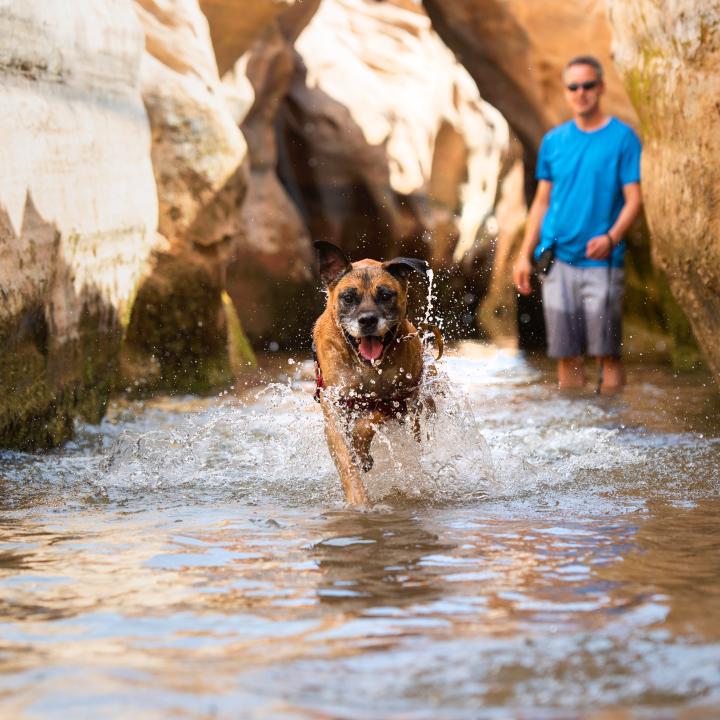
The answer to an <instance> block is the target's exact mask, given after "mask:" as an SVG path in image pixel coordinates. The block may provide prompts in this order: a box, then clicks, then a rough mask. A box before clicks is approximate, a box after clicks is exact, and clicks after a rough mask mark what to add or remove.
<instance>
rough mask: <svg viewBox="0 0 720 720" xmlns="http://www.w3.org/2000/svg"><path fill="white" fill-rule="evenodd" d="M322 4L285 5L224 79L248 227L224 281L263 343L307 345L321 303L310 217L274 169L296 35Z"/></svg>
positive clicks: (249, 330)
mask: <svg viewBox="0 0 720 720" xmlns="http://www.w3.org/2000/svg"><path fill="white" fill-rule="evenodd" d="M317 4H318V3H317V2H315V3H311V2H303V3H301V4H298V5H295V6H292V7H290V8H287V9H285V11H284V12H283V14H282V15H280V16H279V17H278V18H277V19H275V20H273V22H272V23H270V24H269V25H268V27H267V28H266V29H265V30H264V32H263V33H262V35H261V36H260V38H259V39H258V40H257V41H256V42H255V43H254V44H253V45H252V46H251V47H250V49H249V50H248V51H247V52H246V53H245V55H243V57H242V59H241V60H239V61H238V62H237V63H236V64H235V66H234V67H233V69H232V70H230V71H229V72H228V73H226V74H225V76H224V78H223V84H224V87H225V91H226V97H227V98H228V102H229V103H230V105H231V108H232V110H233V114H234V116H235V120H236V122H237V123H238V124H239V125H240V127H241V129H242V132H243V134H244V135H245V137H246V139H247V143H248V149H249V158H250V182H249V185H248V194H247V197H246V198H245V202H244V204H243V208H242V220H243V227H242V230H241V231H240V233H239V234H238V237H237V238H236V240H235V249H236V255H235V258H234V260H233V262H232V263H231V264H230V265H229V267H228V274H227V286H228V292H229V293H230V295H231V296H232V298H233V300H234V302H235V305H236V306H237V308H238V310H239V312H240V316H241V318H242V321H243V325H244V327H245V329H246V331H247V333H248V335H249V336H250V337H251V338H252V339H253V340H254V341H255V342H256V343H257V344H259V345H260V346H261V347H267V346H269V345H270V344H271V343H276V344H277V345H278V346H284V347H297V346H303V345H307V342H308V337H309V334H308V332H309V331H308V328H309V327H310V326H311V324H312V322H313V321H314V314H315V312H316V309H317V308H316V300H317V297H316V293H315V292H314V290H313V287H312V286H313V283H314V280H313V275H312V272H311V268H312V265H313V259H314V253H313V250H312V246H311V243H310V237H309V234H308V231H307V228H306V226H305V222H304V221H303V219H302V217H301V216H300V213H299V211H298V209H297V206H296V205H295V203H294V202H293V201H292V200H291V198H290V197H289V195H288V194H287V191H286V190H285V188H284V187H283V185H282V184H281V183H280V180H279V178H278V175H277V166H278V149H277V142H276V130H275V124H276V123H275V121H276V116H277V113H278V110H279V108H280V106H281V105H282V103H283V102H284V101H285V98H286V96H287V93H288V89H289V86H290V81H291V78H292V76H293V72H294V65H295V52H294V50H293V47H292V42H291V41H292V38H293V37H294V36H295V35H296V34H297V32H299V30H300V29H301V27H302V25H303V24H304V23H305V22H306V21H307V19H309V17H310V15H311V14H312V11H313V10H314V9H315V7H317ZM211 31H212V33H213V37H214V38H215V37H216V36H219V40H220V42H223V38H224V28H220V29H214V27H213V25H212V24H211ZM224 45H226V46H227V45H228V42H227V41H225V42H224ZM247 83H249V84H250V86H251V92H252V96H253V97H254V101H253V103H252V105H251V106H250V107H248V106H246V105H244V104H243V103H242V102H241V101H240V100H239V99H240V98H241V97H242V96H243V90H242V88H243V87H244V86H245V84H247ZM273 347H274V345H273Z"/></svg>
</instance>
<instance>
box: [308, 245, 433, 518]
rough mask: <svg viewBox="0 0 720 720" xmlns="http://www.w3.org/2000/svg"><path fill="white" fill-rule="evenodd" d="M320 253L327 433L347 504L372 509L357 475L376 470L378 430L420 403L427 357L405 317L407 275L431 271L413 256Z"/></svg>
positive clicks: (319, 357) (318, 342)
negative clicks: (381, 258) (354, 258)
mask: <svg viewBox="0 0 720 720" xmlns="http://www.w3.org/2000/svg"><path fill="white" fill-rule="evenodd" d="M315 248H316V250H317V254H318V263H319V269H320V277H321V279H322V281H323V283H324V285H325V287H326V289H327V306H326V307H325V311H324V312H323V314H322V315H321V316H320V317H319V318H318V320H317V322H316V323H315V327H314V329H313V342H314V347H315V352H316V362H317V363H318V366H319V372H320V373H321V375H320V377H321V381H320V380H319V381H318V387H319V392H318V396H319V400H320V403H321V406H322V410H323V415H324V419H325V435H326V438H327V441H328V446H329V448H330V452H331V454H332V456H333V459H334V461H335V464H336V466H337V469H338V473H339V475H340V479H341V481H342V484H343V488H344V490H345V497H346V499H347V501H348V502H349V503H351V504H354V505H367V504H368V499H367V493H366V490H365V486H364V483H363V481H362V478H361V475H360V471H361V470H363V471H367V470H369V469H370V468H371V467H372V457H371V456H370V443H371V442H372V439H373V436H374V434H375V430H376V428H377V427H378V425H380V424H381V423H383V422H385V421H386V420H387V419H388V418H389V417H393V416H394V417H398V418H402V416H403V414H404V412H405V410H406V408H407V406H408V403H412V402H413V401H414V400H416V398H417V394H418V386H419V384H420V380H421V377H422V372H423V352H422V345H421V342H420V339H419V337H418V333H417V331H416V329H415V327H414V326H413V325H412V323H410V322H409V320H408V319H407V317H406V313H407V288H408V276H409V275H410V274H411V273H413V272H418V273H421V274H426V273H427V269H428V266H427V263H426V262H425V261H424V260H417V259H414V258H395V259H394V260H389V261H387V262H383V263H381V262H378V261H377V260H360V261H359V262H355V263H351V262H350V260H348V258H347V256H346V255H345V254H344V253H343V251H342V250H340V248H338V247H336V246H335V245H332V244H331V243H326V242H317V243H315Z"/></svg>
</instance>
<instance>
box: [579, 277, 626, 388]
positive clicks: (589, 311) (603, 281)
mask: <svg viewBox="0 0 720 720" xmlns="http://www.w3.org/2000/svg"><path fill="white" fill-rule="evenodd" d="M624 281H625V272H624V271H623V269H622V268H612V270H610V271H609V270H608V268H602V267H598V268H585V270H584V282H583V303H584V307H585V317H586V319H587V336H588V354H590V355H593V356H595V357H596V358H597V359H598V373H601V374H602V377H599V378H598V380H599V381H600V391H601V392H617V391H618V390H620V389H621V388H622V387H623V386H624V385H625V369H624V367H623V363H622V360H621V352H622V304H623V296H624Z"/></svg>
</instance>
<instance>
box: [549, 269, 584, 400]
mask: <svg viewBox="0 0 720 720" xmlns="http://www.w3.org/2000/svg"><path fill="white" fill-rule="evenodd" d="M580 278H581V275H580V271H579V269H578V268H575V267H573V266H571V265H567V264H565V263H563V262H560V261H559V260H556V261H555V263H554V264H553V267H552V269H551V270H550V272H549V273H548V275H547V276H546V277H545V280H544V281H543V283H542V298H543V314H544V316H545V330H546V334H547V345H548V355H549V356H550V357H551V358H557V361H558V366H557V368H558V387H559V388H561V389H569V388H582V387H584V385H585V380H586V378H585V364H584V362H583V353H584V352H585V321H584V318H583V307H582V302H581V296H580V292H579V282H578V281H579V279H580Z"/></svg>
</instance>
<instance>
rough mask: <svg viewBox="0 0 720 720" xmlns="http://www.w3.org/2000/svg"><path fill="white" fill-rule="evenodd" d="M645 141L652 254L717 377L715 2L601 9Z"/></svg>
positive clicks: (718, 22) (718, 88) (718, 24)
mask: <svg viewBox="0 0 720 720" xmlns="http://www.w3.org/2000/svg"><path fill="white" fill-rule="evenodd" d="M608 10H609V18H610V22H611V25H612V28H613V51H614V54H615V60H616V63H617V66H618V68H619V70H620V72H621V73H622V75H623V77H624V79H625V85H626V87H627V90H628V94H629V95H630V97H631V98H632V101H633V104H634V105H635V108H636V110H637V112H638V115H639V118H640V127H641V131H642V136H643V142H644V147H643V158H642V170H643V195H644V199H645V211H646V215H647V219H648V224H649V226H650V233H651V237H652V248H653V257H654V260H655V262H656V263H658V264H659V265H660V267H662V268H663V269H664V270H665V272H666V273H667V277H668V280H669V282H670V286H671V288H672V291H673V294H674V295H675V296H676V298H677V299H678V301H679V302H680V304H681V306H682V307H683V309H684V310H685V312H686V313H687V315H688V318H689V320H690V322H691V324H692V327H693V330H694V331H695V335H696V337H697V339H698V342H699V343H700V346H701V347H702V349H703V351H704V353H705V356H706V358H707V360H708V363H709V365H710V367H711V368H712V370H713V372H714V374H715V377H716V378H717V379H718V381H720V340H718V338H720V177H719V172H718V165H717V158H718V157H720V111H719V109H718V108H719V106H718V98H720V74H718V67H720V3H718V2H717V0H712V1H711V2H700V1H699V0H694V1H693V0H680V2H676V3H673V4H671V5H668V4H665V5H663V6H662V7H660V6H658V5H657V4H656V3H654V2H650V1H649V0H638V1H636V2H635V1H634V2H629V1H628V2H625V1H622V2H620V1H619V0H611V1H610V2H609V3H608Z"/></svg>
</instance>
